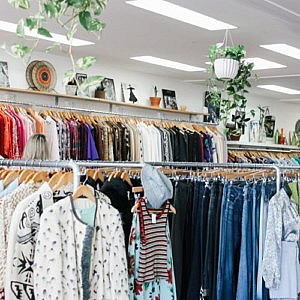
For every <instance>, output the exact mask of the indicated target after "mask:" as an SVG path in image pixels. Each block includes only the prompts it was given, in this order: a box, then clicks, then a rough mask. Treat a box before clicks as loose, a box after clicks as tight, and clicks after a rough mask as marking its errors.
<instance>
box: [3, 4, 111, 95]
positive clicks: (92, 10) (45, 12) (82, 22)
mask: <svg viewBox="0 0 300 300" xmlns="http://www.w3.org/2000/svg"><path fill="white" fill-rule="evenodd" d="M8 2H9V3H10V4H11V5H12V6H14V7H15V8H17V9H23V10H25V11H26V10H29V8H30V7H31V5H33V4H34V6H35V5H36V2H37V4H38V6H37V7H38V8H37V11H36V12H35V13H33V14H32V15H28V16H27V17H26V18H23V19H21V20H19V22H18V25H17V29H16V34H17V35H18V37H19V38H21V40H22V41H21V42H20V43H16V44H13V45H6V44H4V45H2V48H3V49H5V50H6V51H8V52H9V54H11V55H13V56H14V57H17V58H21V59H22V60H23V61H24V62H25V63H26V64H27V63H28V62H29V61H30V59H31V55H32V53H33V51H34V50H35V49H36V48H37V46H38V45H39V41H40V36H45V37H48V38H52V35H51V33H50V31H49V30H48V29H47V25H48V22H49V21H50V20H54V21H55V22H56V23H57V24H58V25H59V26H60V27H61V28H62V29H63V30H64V32H65V36H66V38H67V40H68V41H69V42H70V46H69V47H68V55H69V58H70V60H71V64H72V68H71V69H70V70H68V71H66V72H65V75H64V79H63V83H64V85H65V84H67V83H68V82H69V81H72V80H75V81H76V83H77V85H78V86H79V88H80V90H81V91H85V90H87V88H88V87H89V86H93V85H98V84H99V83H100V82H101V81H102V80H103V77H102V76H90V77H88V78H87V79H86V80H85V81H84V82H83V83H82V84H81V85H79V84H78V82H77V79H76V76H75V75H76V72H77V71H83V70H86V69H88V68H89V67H91V66H92V65H93V64H94V63H95V62H96V58H95V57H93V56H86V57H82V58H79V59H77V60H75V59H74V56H73V53H72V41H73V39H74V36H75V34H76V32H77V30H78V28H79V27H80V26H81V27H83V28H84V29H85V30H86V31H87V32H89V33H93V34H95V35H96V36H97V37H98V38H100V33H101V31H102V30H103V29H104V27H105V24H104V23H103V22H102V21H101V20H100V19H99V17H100V14H101V12H102V11H103V10H104V9H105V7H106V4H107V0H35V1H32V0H8ZM32 2H34V3H32ZM27 30H30V31H31V33H33V34H34V36H35V37H34V38H32V37H30V38H29V37H28V36H26V31H27ZM57 47H60V49H61V50H62V47H61V45H60V44H59V43H57V42H53V44H52V45H51V46H50V47H48V48H47V49H45V51H46V52H47V53H49V52H50V51H52V50H53V49H55V48H57Z"/></svg>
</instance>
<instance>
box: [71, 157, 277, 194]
mask: <svg viewBox="0 0 300 300" xmlns="http://www.w3.org/2000/svg"><path fill="white" fill-rule="evenodd" d="M76 164H77V165H79V166H80V167H86V168H93V167H94V168H97V167H99V168H101V167H102V168H105V167H116V168H142V167H143V166H144V164H145V163H143V162H110V161H101V162H96V161H76ZM147 164H150V165H152V166H161V167H181V168H235V169H242V168H246V169H271V170H272V169H273V170H275V172H276V190H277V192H279V191H280V179H281V170H280V167H278V166H277V165H272V164H250V163H249V164H247V163H205V162H199V163H197V162H147Z"/></svg>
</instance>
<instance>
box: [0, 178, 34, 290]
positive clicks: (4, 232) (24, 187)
mask: <svg viewBox="0 0 300 300" xmlns="http://www.w3.org/2000/svg"><path fill="white" fill-rule="evenodd" d="M36 190H37V188H36V186H35V184H34V182H33V181H30V182H29V183H28V184H21V185H20V186H19V187H18V188H17V189H16V190H15V191H14V192H12V194H10V195H9V196H7V197H6V198H4V199H1V200H0V220H1V226H0V239H1V240H0V253H1V254H0V287H4V276H5V268H6V254H7V244H8V233H9V229H10V223H11V218H12V215H13V212H14V210H15V208H16V206H17V205H18V203H19V202H21V201H22V200H23V199H25V198H26V197H28V196H29V195H31V194H32V193H33V192H35V191H36Z"/></svg>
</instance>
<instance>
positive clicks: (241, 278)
mask: <svg viewBox="0 0 300 300" xmlns="http://www.w3.org/2000/svg"><path fill="white" fill-rule="evenodd" d="M252 197H253V189H252V187H250V185H246V186H245V187H244V204H243V215H242V241H241V250H240V252H241V256H240V263H239V275H238V287H237V294H236V299H237V300H250V299H251V298H252V297H251V286H252V284H251V283H252V254H253V253H252V243H251V239H252V226H251V225H252Z"/></svg>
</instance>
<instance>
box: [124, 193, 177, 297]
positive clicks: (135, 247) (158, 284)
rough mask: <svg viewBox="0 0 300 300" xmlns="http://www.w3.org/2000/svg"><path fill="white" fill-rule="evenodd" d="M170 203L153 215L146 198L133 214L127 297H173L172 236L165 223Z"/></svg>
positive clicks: (174, 295)
mask: <svg viewBox="0 0 300 300" xmlns="http://www.w3.org/2000/svg"><path fill="white" fill-rule="evenodd" d="M169 208H170V204H169V202H166V203H165V205H164V206H163V208H162V209H160V210H158V212H157V214H155V216H152V213H150V211H149V210H148V208H147V206H146V201H145V199H143V198H142V199H140V200H139V212H138V213H135V214H134V216H133V221H132V227H131V233H130V239H129V248H128V254H129V268H128V271H129V298H130V300H176V287H175V280H174V270H173V259H172V249H171V239H170V232H169V226H168V221H167V217H168V212H169Z"/></svg>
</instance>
